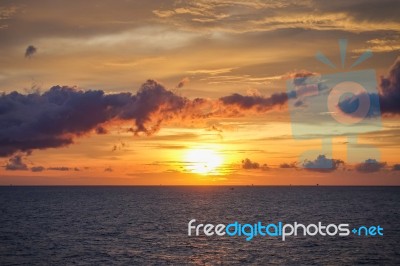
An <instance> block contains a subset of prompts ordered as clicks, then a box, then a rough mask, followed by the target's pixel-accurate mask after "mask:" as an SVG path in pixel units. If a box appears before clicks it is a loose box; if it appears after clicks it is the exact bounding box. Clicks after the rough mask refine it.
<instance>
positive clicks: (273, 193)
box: [0, 186, 400, 265]
mask: <svg viewBox="0 0 400 266" xmlns="http://www.w3.org/2000/svg"><path fill="white" fill-rule="evenodd" d="M192 219H195V220H196V221H195V222H194V223H193V225H194V226H195V225H198V224H201V223H202V224H208V223H210V224H214V225H217V224H225V225H227V224H230V223H233V222H236V221H237V222H238V223H242V224H246V223H249V224H254V223H257V222H259V221H261V222H263V223H278V222H282V223H283V224H286V223H294V222H297V223H301V224H305V225H307V224H317V223H318V222H322V223H323V224H325V225H327V224H341V223H344V224H349V229H353V227H357V228H358V227H360V226H366V227H370V226H378V225H379V226H380V227H381V228H382V230H383V231H382V234H383V235H378V234H377V235H368V236H367V235H365V234H361V235H357V234H354V233H350V234H349V235H348V236H339V235H334V236H328V235H327V236H321V235H315V236H310V235H307V236H304V235H303V234H298V235H297V236H288V237H287V238H286V239H285V241H282V238H281V237H279V236H261V235H257V236H254V237H253V238H252V239H251V240H250V241H247V240H246V237H245V236H243V235H242V236H239V235H236V236H228V235H223V236H218V235H215V234H214V235H212V236H206V235H205V234H204V233H201V232H200V233H201V234H199V235H198V236H196V235H195V230H192V234H191V236H189V235H188V223H189V221H190V220H192ZM269 264H277V265H354V264H364V265H400V187H325V186H313V187H311V186H310V187H296V186H286V187H285V186H282V187H270V186H243V187H241V186H235V187H229V186H176V187H174V186H149V187H146V186H127V187H118V186H93V187H91V186H82V187H79V186H76V187H75V186H71V187H64V186H54V187H51V186H49V187H46V186H43V187H35V186H32V187H19V186H4V187H0V265H269Z"/></svg>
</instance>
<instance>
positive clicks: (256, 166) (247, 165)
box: [242, 158, 260, 169]
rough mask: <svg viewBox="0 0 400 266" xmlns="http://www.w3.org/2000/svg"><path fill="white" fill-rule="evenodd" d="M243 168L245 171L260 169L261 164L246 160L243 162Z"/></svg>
mask: <svg viewBox="0 0 400 266" xmlns="http://www.w3.org/2000/svg"><path fill="white" fill-rule="evenodd" d="M242 168H243V169H259V168H260V164H259V163H256V162H252V161H251V160H250V159H248V158H246V159H244V160H242Z"/></svg>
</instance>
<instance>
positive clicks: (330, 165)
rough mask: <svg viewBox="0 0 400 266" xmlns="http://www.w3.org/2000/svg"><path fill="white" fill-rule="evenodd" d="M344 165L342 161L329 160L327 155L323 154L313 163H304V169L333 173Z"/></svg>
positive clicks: (307, 161)
mask: <svg viewBox="0 0 400 266" xmlns="http://www.w3.org/2000/svg"><path fill="white" fill-rule="evenodd" d="M342 164H344V162H343V161H342V160H338V159H328V158H326V156H325V155H322V154H321V155H318V157H317V158H316V159H315V160H313V161H309V160H306V161H304V163H303V167H304V168H306V169H307V170H310V171H317V172H332V171H335V170H336V169H337V168H338V167H339V166H340V165H342Z"/></svg>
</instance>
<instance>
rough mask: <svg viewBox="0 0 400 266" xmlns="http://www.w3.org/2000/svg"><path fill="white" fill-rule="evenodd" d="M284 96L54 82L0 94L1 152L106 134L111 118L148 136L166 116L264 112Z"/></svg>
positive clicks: (53, 145)
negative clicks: (216, 96)
mask: <svg viewBox="0 0 400 266" xmlns="http://www.w3.org/2000/svg"><path fill="white" fill-rule="evenodd" d="M287 98H288V97H287V96H286V94H285V93H279V94H273V95H272V96H271V97H262V96H242V95H240V94H233V95H231V96H227V97H222V98H221V99H220V100H219V101H211V100H208V99H202V98H196V99H193V100H190V99H187V98H185V97H182V96H179V95H176V94H174V93H173V92H171V91H168V90H167V89H165V88H164V87H163V86H162V85H161V84H159V83H157V82H156V81H154V80H148V81H147V82H146V83H144V84H143V85H142V86H141V88H140V89H139V91H138V92H137V93H136V94H134V95H133V94H131V93H129V92H125V93H117V94H105V92H104V91H101V90H88V91H82V90H79V89H77V88H73V87H66V86H64V87H61V86H54V87H52V88H50V89H49V90H48V91H46V92H44V93H42V94H40V93H38V92H35V93H31V94H27V95H26V94H21V93H19V92H11V93H9V94H2V95H0V147H1V148H0V156H9V155H12V154H14V153H15V152H18V151H23V152H28V151H31V150H34V149H46V148H56V147H62V146H66V145H69V144H71V143H73V142H74V138H76V137H79V136H82V135H85V134H89V133H90V132H93V131H95V132H97V133H98V134H103V133H106V132H107V131H106V128H105V127H106V124H107V123H108V122H111V121H113V120H128V121H133V123H134V127H132V129H131V130H130V131H131V132H133V133H134V134H139V133H144V134H146V135H151V134H153V133H155V132H156V131H158V130H159V128H160V126H161V123H162V122H163V121H165V120H171V119H174V118H179V119H181V120H185V119H186V120H190V121H191V122H193V121H194V119H198V118H207V117H210V116H213V115H221V114H229V115H237V114H242V113H244V112H246V111H248V110H252V111H253V110H256V111H258V112H265V111H268V110H270V109H272V108H274V107H275V106H279V105H282V104H283V103H285V102H286V101H287ZM217 102H218V103H217Z"/></svg>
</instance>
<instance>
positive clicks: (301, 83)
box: [287, 40, 382, 168]
mask: <svg viewBox="0 0 400 266" xmlns="http://www.w3.org/2000/svg"><path fill="white" fill-rule="evenodd" d="M339 47H340V57H341V67H342V68H343V69H344V68H345V67H346V50H347V40H339ZM371 56H372V52H371V51H366V52H364V53H363V54H362V55H361V56H360V57H359V58H358V59H357V60H356V61H355V62H354V63H353V64H352V65H351V66H350V70H349V71H347V72H342V71H341V72H337V73H333V74H325V75H318V76H317V75H310V74H304V75H297V76H295V77H294V78H292V79H290V80H288V81H287V91H288V95H289V112H290V118H291V124H292V133H293V137H294V138H295V139H298V140H312V139H314V140H315V139H319V140H320V141H321V148H320V149H318V150H308V151H305V152H304V153H303V154H301V155H300V159H299V161H307V160H308V159H310V158H316V157H318V156H319V155H322V154H323V155H324V156H326V157H332V149H333V147H332V139H333V138H334V137H339V136H340V137H346V138H347V141H346V145H347V161H348V162H351V163H359V162H362V161H365V160H366V159H369V158H376V159H378V158H379V157H380V154H379V150H378V149H376V148H375V147H373V146H370V145H366V144H360V143H359V142H358V136H359V135H360V134H363V133H367V132H372V131H377V130H380V129H381V127H382V125H381V113H380V107H379V98H378V96H377V95H378V91H377V81H376V73H375V70H373V69H364V70H357V71H352V68H354V67H355V66H358V65H359V64H360V63H362V62H364V61H365V60H366V59H368V58H370V57H371ZM316 58H317V59H318V60H319V61H320V62H322V63H323V64H325V65H327V66H329V67H330V68H332V69H335V70H336V69H337V67H336V66H335V65H334V64H333V63H332V62H331V61H330V60H329V59H328V58H327V57H326V56H325V55H324V54H323V53H322V52H318V53H317V54H316ZM332 162H333V161H332V160H330V161H327V163H326V164H323V165H318V167H319V168H320V167H322V168H332V167H333V165H332ZM309 165H310V164H309Z"/></svg>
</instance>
